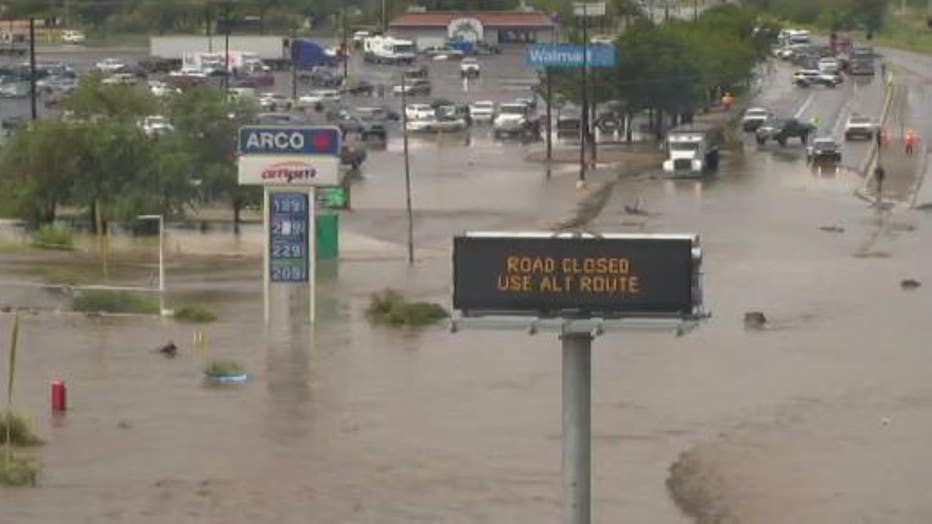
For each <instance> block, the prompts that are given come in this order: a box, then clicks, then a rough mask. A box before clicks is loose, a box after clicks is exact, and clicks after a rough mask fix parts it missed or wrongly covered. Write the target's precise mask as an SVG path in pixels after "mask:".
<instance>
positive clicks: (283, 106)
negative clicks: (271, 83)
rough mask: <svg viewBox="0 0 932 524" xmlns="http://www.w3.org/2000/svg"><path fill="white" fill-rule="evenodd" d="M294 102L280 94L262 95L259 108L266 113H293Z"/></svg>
mask: <svg viewBox="0 0 932 524" xmlns="http://www.w3.org/2000/svg"><path fill="white" fill-rule="evenodd" d="M293 106H294V101H293V100H292V99H290V98H288V97H287V96H285V95H281V94H278V93H261V94H260V95H259V107H261V108H262V109H263V110H265V111H273V112H274V111H291V108H292V107H293Z"/></svg>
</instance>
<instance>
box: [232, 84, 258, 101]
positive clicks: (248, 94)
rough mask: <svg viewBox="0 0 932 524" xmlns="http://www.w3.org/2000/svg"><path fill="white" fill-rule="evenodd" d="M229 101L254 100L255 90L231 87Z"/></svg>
mask: <svg viewBox="0 0 932 524" xmlns="http://www.w3.org/2000/svg"><path fill="white" fill-rule="evenodd" d="M229 94H230V99H232V100H242V99H245V98H256V90H255V89H253V88H252V87H231V88H230V91H229Z"/></svg>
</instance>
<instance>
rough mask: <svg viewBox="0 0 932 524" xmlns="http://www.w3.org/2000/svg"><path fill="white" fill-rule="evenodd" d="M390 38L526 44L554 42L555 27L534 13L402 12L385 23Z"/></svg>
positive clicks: (539, 14) (543, 17)
mask: <svg viewBox="0 0 932 524" xmlns="http://www.w3.org/2000/svg"><path fill="white" fill-rule="evenodd" d="M389 29H390V32H391V34H392V35H394V36H397V37H399V38H407V39H411V40H415V41H417V40H419V39H421V40H424V41H428V40H430V41H436V40H437V39H450V40H465V41H470V42H485V43H487V44H503V45H511V44H515V45H528V44H535V43H547V42H553V41H556V39H557V35H558V26H557V23H556V21H555V20H554V19H553V18H552V17H551V16H549V15H547V14H544V13H538V12H530V13H525V12H502V11H495V12H489V11H478V12H476V11H474V12H425V13H405V14H403V15H401V16H399V17H398V18H396V19H395V20H393V21H392V22H391V23H390V24H389Z"/></svg>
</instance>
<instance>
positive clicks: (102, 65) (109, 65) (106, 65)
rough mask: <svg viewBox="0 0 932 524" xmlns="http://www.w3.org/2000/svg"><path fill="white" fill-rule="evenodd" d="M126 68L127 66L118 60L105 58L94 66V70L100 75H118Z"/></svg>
mask: <svg viewBox="0 0 932 524" xmlns="http://www.w3.org/2000/svg"><path fill="white" fill-rule="evenodd" d="M124 67H126V64H124V63H123V62H122V61H120V60H117V59H116V58H104V59H103V60H101V61H100V62H97V63H96V64H94V70H95V71H98V72H100V73H116V72H117V71H119V70H121V69H123V68H124Z"/></svg>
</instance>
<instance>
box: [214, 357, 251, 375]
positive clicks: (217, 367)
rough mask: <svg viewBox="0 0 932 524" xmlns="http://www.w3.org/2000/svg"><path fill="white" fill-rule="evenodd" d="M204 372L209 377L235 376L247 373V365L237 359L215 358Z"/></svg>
mask: <svg viewBox="0 0 932 524" xmlns="http://www.w3.org/2000/svg"><path fill="white" fill-rule="evenodd" d="M204 374H205V375H207V376H209V377H235V376H237V375H245V374H246V366H244V365H243V364H242V363H240V362H237V361H235V360H214V361H213V362H211V363H210V364H209V365H208V366H207V367H206V368H204Z"/></svg>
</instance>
